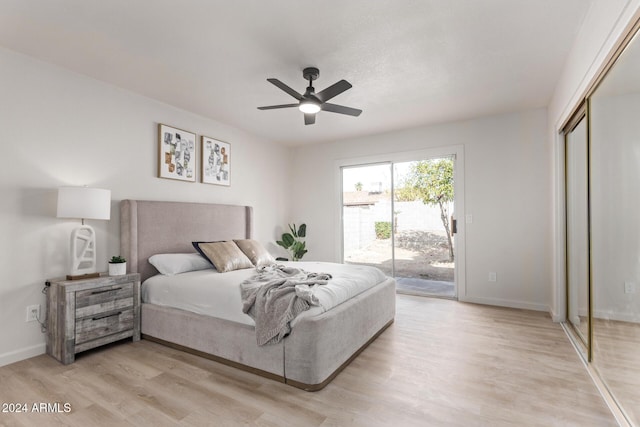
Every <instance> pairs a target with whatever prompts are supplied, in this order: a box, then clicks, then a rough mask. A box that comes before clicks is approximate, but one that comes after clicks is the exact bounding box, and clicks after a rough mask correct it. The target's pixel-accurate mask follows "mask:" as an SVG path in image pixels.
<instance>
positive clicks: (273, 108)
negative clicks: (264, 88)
mask: <svg viewBox="0 0 640 427" xmlns="http://www.w3.org/2000/svg"><path fill="white" fill-rule="evenodd" d="M298 105H299V104H282V105H267V106H266V107H258V110H275V109H276V108H290V107H297V106H298Z"/></svg>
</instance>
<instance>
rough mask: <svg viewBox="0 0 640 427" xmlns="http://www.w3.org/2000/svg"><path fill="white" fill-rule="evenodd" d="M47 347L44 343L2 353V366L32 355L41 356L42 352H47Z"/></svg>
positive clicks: (0, 363)
mask: <svg viewBox="0 0 640 427" xmlns="http://www.w3.org/2000/svg"><path fill="white" fill-rule="evenodd" d="M46 348H47V346H46V344H44V343H42V344H36V345H34V346H31V347H25V348H21V349H19V350H15V351H10V352H8V353H4V354H0V366H5V365H9V364H11V363H15V362H19V361H21V360H25V359H29V358H30V357H34V356H40V355H41V354H44V353H45V351H46Z"/></svg>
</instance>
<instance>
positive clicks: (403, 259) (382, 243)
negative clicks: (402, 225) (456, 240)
mask: <svg viewBox="0 0 640 427" xmlns="http://www.w3.org/2000/svg"><path fill="white" fill-rule="evenodd" d="M447 245H448V243H447V236H446V235H445V233H444V231H443V232H433V231H431V232H429V231H401V232H398V233H396V249H395V256H396V265H395V267H396V271H395V273H396V277H411V278H417V279H428V280H440V281H444V282H453V267H454V263H453V262H451V261H449V249H448V246H447ZM345 255H346V256H345V262H347V263H353V264H366V265H373V266H376V267H378V268H380V269H381V270H382V271H384V272H385V273H386V274H391V239H376V240H374V241H373V242H372V243H371V244H370V245H369V246H367V247H366V248H363V249H360V250H358V251H352V252H351V253H349V254H345Z"/></svg>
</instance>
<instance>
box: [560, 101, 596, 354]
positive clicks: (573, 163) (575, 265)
mask: <svg viewBox="0 0 640 427" xmlns="http://www.w3.org/2000/svg"><path fill="white" fill-rule="evenodd" d="M588 151H589V144H588V139H587V120H586V116H585V109H584V108H583V109H581V110H580V111H579V112H578V113H577V115H576V116H575V119H574V120H573V121H572V122H571V123H570V125H569V127H568V129H567V131H566V133H565V165H566V168H565V171H566V172H565V173H566V180H565V183H566V187H565V193H566V233H567V235H566V247H567V258H566V261H567V267H566V274H567V320H568V322H569V324H570V325H571V327H572V328H573V332H574V334H575V335H576V336H577V338H578V344H579V348H580V349H581V351H582V353H583V356H584V357H585V358H586V359H589V358H590V348H591V345H590V343H591V339H590V337H591V328H590V320H591V319H590V317H591V316H590V315H589V313H590V310H589V308H590V297H589V296H590V292H589V287H590V280H589V275H590V272H589V153H588Z"/></svg>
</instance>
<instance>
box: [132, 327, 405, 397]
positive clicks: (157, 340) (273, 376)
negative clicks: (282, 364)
mask: <svg viewBox="0 0 640 427" xmlns="http://www.w3.org/2000/svg"><path fill="white" fill-rule="evenodd" d="M392 324H393V319H392V320H390V321H389V322H388V323H387V324H385V325H384V326H383V327H382V328H381V329H380V330H379V331H378V332H376V333H375V334H374V335H373V336H372V337H371V338H370V339H369V341H367V342H366V343H364V345H362V347H360V348H359V349H358V350H356V352H355V353H353V355H351V357H349V359H347V360H346V361H345V362H344V363H343V364H342V365H340V366H339V367H338V369H336V370H335V371H333V373H332V374H331V375H329V376H328V377H327V379H326V380H324V381H322V382H321V383H319V384H306V383H302V382H299V381H294V380H291V379H287V378H285V377H283V376H281V375H276V374H272V373H271V372H267V371H263V370H262V369H257V368H253V367H251V366H248V365H243V364H242V363H238V362H234V361H233V360H229V359H225V358H224V357H219V356H216V355H213V354H210V353H206V352H204V351H200V350H196V349H193V348H190V347H185V346H183V345H180V344H176V343H173V342H169V341H165V340H162V339H160V338H156V337H153V336H151V335H146V334H142V339H145V340H149V341H152V342H155V343H158V344H162V345H165V346H167V347H171V348H175V349H176V350H180V351H184V352H185V353H189V354H193V355H195V356H199V357H202V358H205V359H209V360H213V361H214V362H218V363H221V364H223V365H227V366H231V367H233V368H236V369H241V370H243V371H246V372H250V373H252V374H255V375H259V376H261V377H263V378H267V379H270V380H273V381H277V382H279V383H284V384H287V385H290V386H292V387H295V388H299V389H301V390H304V391H318V390H322V389H323V388H325V387H326V386H327V385H328V384H329V383H330V382H331V381H333V379H334V378H335V377H336V376H338V374H339V373H340V372H342V370H343V369H344V368H346V367H347V365H349V363H351V362H352V361H353V360H354V359H355V358H356V357H358V355H359V354H360V353H362V352H363V351H364V350H365V349H366V348H367V347H368V346H369V344H371V343H372V342H374V341H375V340H376V338H378V337H379V336H380V334H382V333H383V332H384V331H385V330H386V329H387V328H388V327H389V326H391V325H392Z"/></svg>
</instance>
